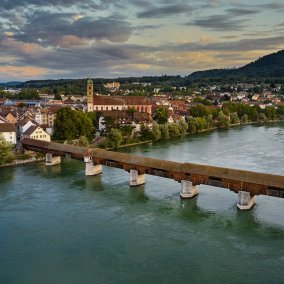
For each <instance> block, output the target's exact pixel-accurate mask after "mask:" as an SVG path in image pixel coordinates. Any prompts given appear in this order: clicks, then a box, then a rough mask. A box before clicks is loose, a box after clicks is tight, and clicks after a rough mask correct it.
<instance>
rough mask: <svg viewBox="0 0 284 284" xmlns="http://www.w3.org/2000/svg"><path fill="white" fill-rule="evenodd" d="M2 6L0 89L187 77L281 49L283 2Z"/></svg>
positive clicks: (66, 1)
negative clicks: (15, 83)
mask: <svg viewBox="0 0 284 284" xmlns="http://www.w3.org/2000/svg"><path fill="white" fill-rule="evenodd" d="M0 4H1V5H0V29H1V33H0V58H1V61H0V82H6V81H11V80H32V79H49V78H55V79H56V78H84V77H88V76H91V77H106V78H115V77H124V76H141V75H161V74H168V75H172V74H180V75H187V74H190V73H192V72H193V71H196V70H205V69H212V68H227V67H234V66H235V67H238V66H242V65H245V64H246V63H249V62H251V61H253V60H255V59H257V58H259V57H261V56H263V55H266V54H269V53H272V52H276V51H278V50H280V49H283V48H284V16H283V15H284V1H283V0H281V1H280V0H279V1H278V2H277V1H269V0H250V1H247V0H240V1H238V0H224V1H222V0H190V1H189V0H188V1H186V0H152V1H148V0H104V1H103V0H102V1H100V0H80V1H77V0H13V1H12V0H0Z"/></svg>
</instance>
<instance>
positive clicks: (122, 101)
mask: <svg viewBox="0 0 284 284" xmlns="http://www.w3.org/2000/svg"><path fill="white" fill-rule="evenodd" d="M94 105H150V102H149V100H148V98H147V97H143V96H125V97H122V96H97V95H95V96H94Z"/></svg>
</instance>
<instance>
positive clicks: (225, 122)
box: [216, 111, 230, 128]
mask: <svg viewBox="0 0 284 284" xmlns="http://www.w3.org/2000/svg"><path fill="white" fill-rule="evenodd" d="M216 125H217V127H219V128H229V127H230V117H229V116H227V115H225V114H224V113H223V112H222V111H220V112H219V114H218V117H217V123H216Z"/></svg>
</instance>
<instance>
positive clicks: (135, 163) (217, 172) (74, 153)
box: [22, 138, 284, 198]
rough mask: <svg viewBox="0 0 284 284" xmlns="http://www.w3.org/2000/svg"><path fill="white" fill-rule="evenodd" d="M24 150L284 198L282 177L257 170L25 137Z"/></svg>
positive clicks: (283, 178)
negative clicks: (162, 158) (91, 159)
mask: <svg viewBox="0 0 284 284" xmlns="http://www.w3.org/2000/svg"><path fill="white" fill-rule="evenodd" d="M22 144H23V147H24V148H25V149H30V150H34V151H41V152H44V153H52V154H54V155H60V156H64V155H65V154H70V155H71V157H73V158H75V159H80V160H82V159H83V158H84V156H92V157H93V160H94V162H95V163H97V164H103V165H107V166H111V167H116V168H121V169H124V170H126V171H130V170H131V169H135V170H138V172H139V174H144V173H146V174H151V175H156V176H161V177H166V178H171V179H174V180H176V181H178V182H180V181H181V180H190V181H192V182H193V184H195V185H197V184H206V185H212V186H218V187H224V188H229V189H231V190H233V191H235V192H238V191H239V190H247V191H249V192H251V193H252V194H253V195H255V194H264V195H271V196H276V197H283V198H284V176H280V175H273V174H266V173H257V172H252V171H246V170H238V169H229V168H223V167H216V166H208V165H202V164H193V163H179V162H174V161H166V160H160V159H153V158H148V157H141V156H135V155H130V154H126V153H119V152H113V151H106V150H102V149H94V150H92V149H88V148H85V147H76V146H71V145H64V144H59V143H52V142H44V141H38V140H34V139H29V138H25V139H24V140H23V141H22Z"/></svg>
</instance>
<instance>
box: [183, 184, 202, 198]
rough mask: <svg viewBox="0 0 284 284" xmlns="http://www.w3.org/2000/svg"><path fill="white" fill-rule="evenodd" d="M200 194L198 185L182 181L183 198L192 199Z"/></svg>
mask: <svg viewBox="0 0 284 284" xmlns="http://www.w3.org/2000/svg"><path fill="white" fill-rule="evenodd" d="M197 194H198V185H193V184H192V182H191V181H188V180H182V181H181V192H180V197H181V198H192V197H194V196H195V195H197Z"/></svg>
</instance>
